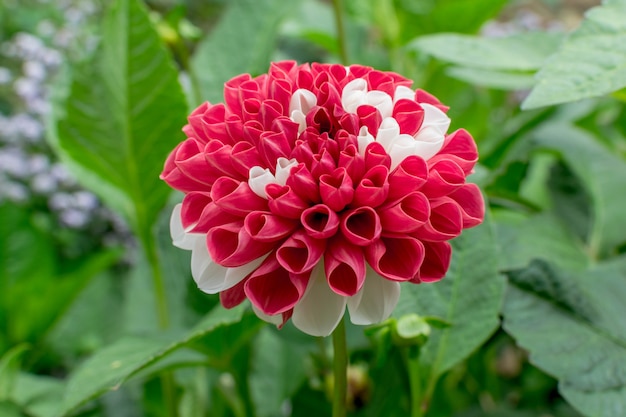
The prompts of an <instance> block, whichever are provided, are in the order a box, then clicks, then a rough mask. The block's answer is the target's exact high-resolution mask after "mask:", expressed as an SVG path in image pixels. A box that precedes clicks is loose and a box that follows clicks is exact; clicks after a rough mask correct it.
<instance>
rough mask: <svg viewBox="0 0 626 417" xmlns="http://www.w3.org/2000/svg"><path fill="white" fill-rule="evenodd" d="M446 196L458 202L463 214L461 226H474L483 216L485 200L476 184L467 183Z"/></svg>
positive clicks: (480, 221)
mask: <svg viewBox="0 0 626 417" xmlns="http://www.w3.org/2000/svg"><path fill="white" fill-rule="evenodd" d="M448 197H450V198H451V199H453V200H454V201H456V202H457V203H458V204H459V208H460V209H461V214H462V215H463V228H464V229H465V228H469V227H474V226H477V225H479V224H480V223H482V221H483V219H484V218H485V200H483V195H482V193H481V192H480V188H478V186H477V185H476V184H473V183H468V184H465V185H464V186H462V187H461V188H459V189H458V190H456V191H455V192H453V193H452V194H450V195H449V196H448Z"/></svg>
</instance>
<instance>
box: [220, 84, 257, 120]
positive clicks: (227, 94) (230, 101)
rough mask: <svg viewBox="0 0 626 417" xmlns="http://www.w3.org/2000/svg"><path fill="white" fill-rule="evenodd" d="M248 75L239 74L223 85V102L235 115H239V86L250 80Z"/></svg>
mask: <svg viewBox="0 0 626 417" xmlns="http://www.w3.org/2000/svg"><path fill="white" fill-rule="evenodd" d="M250 78H251V77H250V74H241V75H238V76H236V77H234V78H231V79H230V80H228V81H227V82H226V83H225V84H224V101H225V102H226V106H228V108H229V109H230V111H232V112H233V113H235V114H238V115H241V101H240V99H239V86H240V85H241V84H242V83H243V82H246V81H248V80H250Z"/></svg>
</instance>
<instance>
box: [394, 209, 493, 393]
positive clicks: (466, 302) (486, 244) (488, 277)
mask: <svg viewBox="0 0 626 417" xmlns="http://www.w3.org/2000/svg"><path fill="white" fill-rule="evenodd" d="M453 244H454V250H453V257H452V264H451V265H450V269H449V270H448V274H447V275H446V276H445V277H444V278H443V279H442V280H441V281H439V282H436V283H433V284H421V285H414V286H413V285H404V286H403V288H402V295H401V297H400V301H399V303H398V307H397V308H396V311H395V312H394V316H396V317H401V316H403V315H405V314H410V313H417V314H419V315H422V316H434V317H439V318H441V319H443V320H445V321H446V322H448V323H450V324H451V325H450V326H449V327H446V328H444V329H433V330H432V333H431V336H430V338H429V339H428V341H427V342H426V344H425V345H424V346H423V348H422V349H421V354H420V367H421V368H422V372H421V375H422V377H423V379H424V381H425V382H426V383H427V393H426V395H427V396H429V395H430V394H432V390H434V386H435V383H436V382H437V379H438V378H439V376H440V375H441V374H442V373H444V372H445V371H447V370H449V369H450V368H451V367H453V366H454V365H456V364H457V363H459V362H461V361H462V360H463V359H465V358H466V357H468V356H469V355H470V354H471V353H472V352H473V351H474V350H475V349H476V348H478V347H479V346H480V345H481V344H482V343H483V342H484V341H485V340H486V339H487V338H488V337H489V336H490V335H491V334H492V333H493V332H494V330H495V329H496V328H497V327H498V324H499V319H498V313H499V311H500V306H501V304H502V295H503V292H504V279H503V278H502V277H501V276H500V275H499V274H498V253H497V249H496V244H495V238H494V233H493V231H492V225H491V222H490V220H489V218H487V219H486V220H485V223H483V224H482V225H481V226H478V227H476V228H474V229H470V230H467V231H464V232H463V234H462V235H461V236H460V237H458V238H456V239H455V240H454V241H453Z"/></svg>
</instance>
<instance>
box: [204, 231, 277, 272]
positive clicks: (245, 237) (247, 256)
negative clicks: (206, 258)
mask: <svg viewBox="0 0 626 417" xmlns="http://www.w3.org/2000/svg"><path fill="white" fill-rule="evenodd" d="M272 247H273V244H272V243H266V242H259V241H256V240H253V239H252V237H251V236H250V234H248V232H247V231H246V229H245V228H244V227H243V222H242V221H240V222H236V223H229V224H225V225H222V226H217V227H214V228H212V229H211V230H209V232H208V233H207V248H208V249H209V254H210V255H211V259H213V261H214V262H216V263H218V264H219V265H222V266H225V267H229V268H232V267H235V266H242V265H245V264H247V263H248V262H251V261H253V260H255V259H257V258H260V257H261V256H263V255H265V254H266V253H268V252H269V251H270V250H271V249H272Z"/></svg>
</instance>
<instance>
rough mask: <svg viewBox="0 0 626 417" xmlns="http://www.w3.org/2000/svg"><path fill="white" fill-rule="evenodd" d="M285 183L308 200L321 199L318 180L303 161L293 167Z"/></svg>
mask: <svg viewBox="0 0 626 417" xmlns="http://www.w3.org/2000/svg"><path fill="white" fill-rule="evenodd" d="M285 184H286V185H287V186H288V187H290V188H291V189H292V190H294V191H295V193H296V194H298V196H300V197H301V198H303V199H304V200H306V201H308V202H311V203H317V202H319V200H320V194H319V189H318V186H317V181H316V180H315V179H314V178H313V175H311V172H310V171H309V170H308V169H307V167H306V165H304V164H303V163H300V164H298V165H296V166H295V167H293V168H292V169H291V171H290V175H289V177H288V178H287V181H286V183H285Z"/></svg>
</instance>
